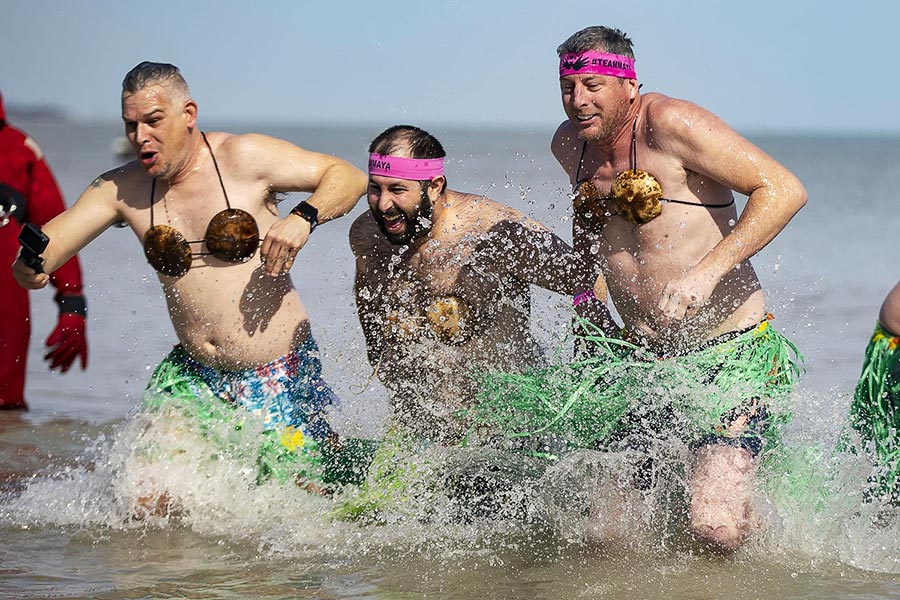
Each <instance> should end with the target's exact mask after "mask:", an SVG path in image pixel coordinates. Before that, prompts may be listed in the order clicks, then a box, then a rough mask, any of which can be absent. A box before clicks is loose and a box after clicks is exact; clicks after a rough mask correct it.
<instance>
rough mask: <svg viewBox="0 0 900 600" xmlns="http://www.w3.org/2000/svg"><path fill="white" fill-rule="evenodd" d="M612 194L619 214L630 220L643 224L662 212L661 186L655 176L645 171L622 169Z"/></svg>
mask: <svg viewBox="0 0 900 600" xmlns="http://www.w3.org/2000/svg"><path fill="white" fill-rule="evenodd" d="M612 195H613V197H614V198H615V199H616V208H617V209H618V211H619V214H620V215H621V216H622V217H623V218H625V219H628V220H629V221H631V222H632V223H637V224H639V225H643V224H644V223H649V222H650V221H652V220H653V219H655V218H656V217H658V216H659V214H660V213H661V212H662V204H661V203H660V201H659V199H660V198H662V195H663V190H662V186H661V185H660V184H659V181H657V179H656V177H654V176H653V175H651V174H650V173H648V172H647V171H640V170H637V171H631V170H628V171H622V172H621V173H619V175H618V177H616V180H615V182H613V186H612Z"/></svg>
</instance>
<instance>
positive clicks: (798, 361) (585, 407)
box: [469, 321, 803, 448]
mask: <svg viewBox="0 0 900 600" xmlns="http://www.w3.org/2000/svg"><path fill="white" fill-rule="evenodd" d="M579 324H580V326H581V328H582V330H583V331H584V333H583V334H582V335H580V336H578V338H579V340H580V341H581V342H584V343H586V344H588V345H589V347H590V350H591V356H590V358H585V359H582V360H577V361H575V362H571V363H568V364H561V365H554V366H550V367H546V368H541V369H535V370H532V371H528V372H525V373H521V374H514V373H485V374H483V375H481V376H480V386H479V395H478V403H477V405H476V406H475V408H473V409H472V410H471V413H472V414H471V415H469V417H470V418H472V419H473V421H474V423H475V425H474V428H475V429H477V428H489V429H492V430H496V431H499V432H500V433H501V434H502V435H505V436H508V437H511V438H517V437H528V436H534V435H538V434H543V433H551V434H553V435H554V436H556V437H557V438H558V439H560V440H562V441H563V442H564V443H565V444H566V445H568V446H569V447H572V448H597V447H602V446H603V445H604V444H605V443H606V442H608V441H611V440H613V439H615V438H617V437H619V436H620V435H621V434H622V433H623V432H627V431H628V430H633V429H634V428H635V427H648V428H659V429H663V430H666V431H667V432H670V433H671V434H673V435H676V436H678V437H679V438H681V439H682V441H684V442H685V443H687V444H691V443H694V442H697V441H700V440H701V439H702V438H704V437H705V436H708V435H709V434H712V433H719V434H721V435H723V436H728V435H731V432H729V431H727V430H726V426H727V425H728V423H729V421H730V420H733V418H734V416H735V415H737V414H739V413H740V412H741V411H742V410H746V409H748V408H749V404H750V403H751V402H756V403H761V404H762V405H764V407H765V411H766V418H765V423H764V426H763V427H760V428H759V434H761V435H762V436H763V437H764V444H766V445H768V446H770V447H774V446H775V445H777V443H778V440H779V436H780V430H781V428H782V426H783V425H785V424H786V423H788V422H789V421H790V418H791V410H790V404H789V395H790V392H791V390H792V388H793V386H794V384H795V382H796V381H797V379H798V377H799V376H800V374H801V372H802V370H803V366H802V361H803V358H802V356H801V355H800V353H799V351H798V350H797V347H796V346H794V344H792V343H791V342H790V341H788V340H787V339H786V338H785V337H784V336H783V335H782V334H780V333H779V332H777V331H776V330H775V329H774V328H772V327H771V326H770V325H769V323H768V321H763V322H762V323H760V324H759V325H758V326H756V327H755V328H753V329H751V330H749V331H745V332H743V333H740V334H735V335H732V336H729V337H727V338H723V339H720V340H717V341H716V342H715V343H710V344H708V345H706V346H704V347H702V348H701V349H698V350H697V351H695V352H692V353H690V354H686V355H682V356H675V357H671V358H663V359H660V358H658V357H656V356H654V355H652V354H650V353H648V352H647V351H645V350H643V349H642V348H639V347H638V346H635V345H633V344H630V343H628V342H625V341H623V340H619V339H613V338H608V337H605V336H604V335H603V334H602V333H601V332H600V331H599V330H598V329H597V328H596V327H594V326H593V325H591V324H590V323H587V322H583V321H582V322H580V323H579Z"/></svg>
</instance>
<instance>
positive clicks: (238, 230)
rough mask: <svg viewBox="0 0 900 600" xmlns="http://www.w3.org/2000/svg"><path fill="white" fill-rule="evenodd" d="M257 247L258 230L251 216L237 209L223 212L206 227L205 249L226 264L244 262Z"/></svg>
mask: <svg viewBox="0 0 900 600" xmlns="http://www.w3.org/2000/svg"><path fill="white" fill-rule="evenodd" d="M258 247H259V228H258V227H257V226H256V219H254V218H253V215H251V214H250V213H248V212H247V211H245V210H241V209H239V208H229V209H226V210H223V211H221V212H219V213H216V215H215V216H214V217H213V218H212V219H211V220H210V222H209V225H207V227H206V248H207V250H209V252H210V254H212V255H213V256H215V257H216V258H218V259H219V260H224V261H226V262H244V261H246V260H249V259H250V258H252V257H253V255H254V254H255V253H256V249H257V248H258Z"/></svg>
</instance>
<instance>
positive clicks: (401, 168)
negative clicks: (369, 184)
mask: <svg viewBox="0 0 900 600" xmlns="http://www.w3.org/2000/svg"><path fill="white" fill-rule="evenodd" d="M443 174H444V159H443V158H400V157H399V156H387V155H385V154H370V155H369V175H383V176H385V177H396V178H397V179H411V180H413V181H425V180H427V179H434V178H435V177H438V176H440V175H443Z"/></svg>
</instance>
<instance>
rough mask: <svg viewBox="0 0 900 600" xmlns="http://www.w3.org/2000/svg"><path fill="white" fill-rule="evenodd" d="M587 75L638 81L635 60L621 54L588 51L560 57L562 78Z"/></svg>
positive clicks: (570, 53) (560, 74)
mask: <svg viewBox="0 0 900 600" xmlns="http://www.w3.org/2000/svg"><path fill="white" fill-rule="evenodd" d="M586 73H591V74H594V75H609V76H610V77H621V78H623V79H637V74H635V72H634V59H633V58H630V57H628V56H622V55H621V54H607V53H606V52H597V51H595V50H588V51H586V52H569V53H567V54H563V55H562V56H560V57H559V76H560V77H565V76H566V75H584V74H586Z"/></svg>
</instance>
